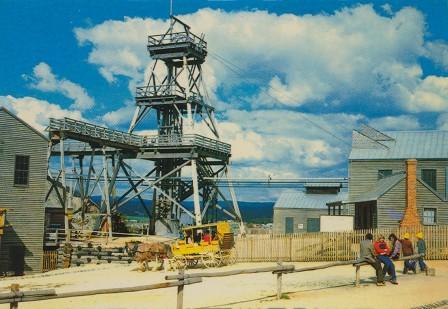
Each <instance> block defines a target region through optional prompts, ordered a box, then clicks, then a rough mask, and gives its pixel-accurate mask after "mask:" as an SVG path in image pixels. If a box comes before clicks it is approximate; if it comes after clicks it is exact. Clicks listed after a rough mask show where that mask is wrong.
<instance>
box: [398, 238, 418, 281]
mask: <svg viewBox="0 0 448 309" xmlns="http://www.w3.org/2000/svg"><path fill="white" fill-rule="evenodd" d="M409 237H410V235H409V233H404V235H403V239H402V240H401V250H402V251H403V256H404V257H406V256H410V255H413V254H414V246H413V245H412V242H411V241H410V240H409ZM415 266H416V265H415V261H414V260H405V261H404V268H403V274H407V273H408V271H409V270H412V271H413V272H414V274H415V273H416V272H417V270H416V269H415Z"/></svg>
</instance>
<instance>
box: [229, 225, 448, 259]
mask: <svg viewBox="0 0 448 309" xmlns="http://www.w3.org/2000/svg"><path fill="white" fill-rule="evenodd" d="M405 232H409V233H410V234H411V238H410V240H411V241H413V243H414V244H416V242H417V238H416V236H415V235H416V233H417V232H423V234H424V239H425V241H426V247H427V252H426V259H429V260H446V259H448V226H425V227H423V228H401V229H400V228H383V229H370V230H355V231H348V232H320V233H299V234H278V235H276V234H265V235H246V236H244V237H240V236H239V237H237V238H236V240H235V246H236V251H237V260H238V261H239V262H272V261H278V260H281V261H290V262H314V261H316V262H317V261H347V260H353V259H356V258H357V257H358V256H359V243H360V241H361V240H363V239H364V238H365V235H366V234H367V233H372V234H373V235H374V237H375V239H376V238H377V237H378V236H379V235H384V236H385V237H386V238H387V237H388V236H389V234H391V233H394V234H396V235H397V236H398V237H399V238H402V236H403V234H404V233H405Z"/></svg>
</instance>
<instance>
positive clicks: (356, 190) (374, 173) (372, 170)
mask: <svg viewBox="0 0 448 309" xmlns="http://www.w3.org/2000/svg"><path fill="white" fill-rule="evenodd" d="M404 162H405V161H404V160H387V161H386V160H384V161H374V160H365V161H354V160H350V161H349V183H348V197H349V200H350V199H352V198H355V197H357V196H359V195H360V194H362V193H364V192H368V191H370V190H372V188H373V186H375V184H376V183H377V181H378V170H392V172H393V173H397V172H400V171H404V170H405V163H404ZM417 168H418V167H417Z"/></svg>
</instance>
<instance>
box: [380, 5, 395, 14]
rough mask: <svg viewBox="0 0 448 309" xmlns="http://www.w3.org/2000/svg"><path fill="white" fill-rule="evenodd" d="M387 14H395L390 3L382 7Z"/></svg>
mask: <svg viewBox="0 0 448 309" xmlns="http://www.w3.org/2000/svg"><path fill="white" fill-rule="evenodd" d="M381 8H382V9H383V10H384V12H385V13H387V14H389V15H392V14H393V13H394V12H393V11H392V6H391V5H390V4H389V3H385V4H383V5H382V6H381Z"/></svg>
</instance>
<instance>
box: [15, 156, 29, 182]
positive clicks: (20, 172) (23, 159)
mask: <svg viewBox="0 0 448 309" xmlns="http://www.w3.org/2000/svg"><path fill="white" fill-rule="evenodd" d="M29 172H30V157H29V156H16V164H15V169H14V184H15V185H19V186H27V185H28V177H29Z"/></svg>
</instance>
